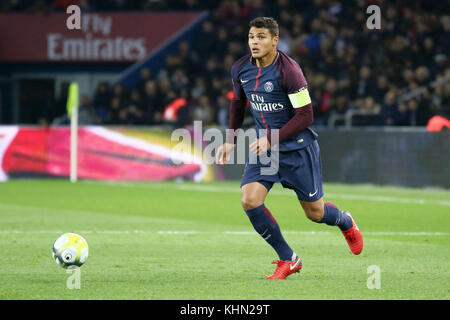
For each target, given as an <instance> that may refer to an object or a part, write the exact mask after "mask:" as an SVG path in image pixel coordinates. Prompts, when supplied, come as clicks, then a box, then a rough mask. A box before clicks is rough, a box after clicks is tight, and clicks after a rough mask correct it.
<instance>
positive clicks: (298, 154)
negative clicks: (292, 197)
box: [241, 140, 323, 202]
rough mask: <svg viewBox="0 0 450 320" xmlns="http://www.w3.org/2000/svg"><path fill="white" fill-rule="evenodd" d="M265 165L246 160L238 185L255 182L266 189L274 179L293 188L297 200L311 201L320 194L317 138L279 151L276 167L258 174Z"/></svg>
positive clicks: (319, 164)
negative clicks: (300, 147) (296, 148)
mask: <svg viewBox="0 0 450 320" xmlns="http://www.w3.org/2000/svg"><path fill="white" fill-rule="evenodd" d="M268 166H270V165H262V164H261V163H260V162H258V163H256V164H250V163H247V164H246V165H245V169H244V174H243V175H242V181H241V187H242V186H243V185H245V184H248V183H250V182H259V183H261V184H262V185H264V187H266V189H267V190H268V191H270V189H271V188H272V186H273V184H274V183H275V182H280V183H281V184H282V186H283V187H284V188H288V189H292V190H294V191H295V193H296V194H297V198H298V199H299V200H302V201H308V202H313V201H317V200H319V199H320V198H322V197H323V189H322V164H321V160H320V149H319V143H318V142H317V140H315V141H314V142H313V143H311V144H310V145H309V146H307V147H305V148H303V149H300V150H293V151H288V152H280V153H279V165H278V171H277V172H276V173H275V174H272V175H262V174H261V169H262V168H264V167H268Z"/></svg>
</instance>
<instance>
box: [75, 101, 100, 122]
mask: <svg viewBox="0 0 450 320" xmlns="http://www.w3.org/2000/svg"><path fill="white" fill-rule="evenodd" d="M99 123H100V119H99V118H98V117H97V115H96V113H95V109H94V106H93V105H92V102H91V98H90V97H89V96H85V95H84V96H82V97H81V101H80V107H79V110H78V124H79V125H80V126H83V125H94V124H99Z"/></svg>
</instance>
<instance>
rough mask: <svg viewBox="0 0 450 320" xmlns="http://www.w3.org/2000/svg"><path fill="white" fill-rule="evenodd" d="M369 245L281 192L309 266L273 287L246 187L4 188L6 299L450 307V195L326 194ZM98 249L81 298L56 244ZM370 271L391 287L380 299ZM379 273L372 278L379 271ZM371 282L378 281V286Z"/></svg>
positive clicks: (288, 231)
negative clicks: (434, 302) (64, 239)
mask: <svg viewBox="0 0 450 320" xmlns="http://www.w3.org/2000/svg"><path fill="white" fill-rule="evenodd" d="M324 190H325V200H328V201H332V202H334V203H336V204H337V205H338V206H339V207H340V208H342V209H346V210H349V211H350V212H351V213H352V214H353V216H354V218H355V220H356V222H357V224H358V226H359V228H360V230H361V231H362V233H363V236H364V250H363V252H362V253H361V255H359V256H354V255H352V254H351V252H350V250H349V249H348V246H347V244H346V242H345V239H344V237H343V236H342V234H341V233H340V231H339V229H338V228H337V227H330V226H327V225H323V224H316V223H313V222H311V221H309V220H308V219H307V218H306V217H305V215H304V213H303V212H302V210H301V207H300V205H299V203H298V201H297V199H296V197H295V194H294V193H293V192H292V191H290V190H286V189H282V188H281V186H275V187H274V188H273V190H272V191H271V192H270V193H269V196H268V198H267V201H266V206H267V207H268V208H269V209H270V210H271V211H272V213H273V215H274V216H275V217H276V219H277V220H278V222H279V224H280V226H281V229H282V231H283V234H284V237H285V238H286V240H287V241H288V243H289V244H290V245H291V247H292V248H293V249H294V250H295V251H296V252H297V254H298V255H299V256H300V257H301V259H302V261H303V269H302V271H301V273H299V274H294V275H292V276H290V277H289V278H287V279H286V280H266V279H265V277H266V276H267V275H270V274H271V273H273V271H274V267H275V266H274V265H272V264H271V261H272V260H273V259H276V258H277V257H276V255H275V253H274V252H273V251H272V248H270V247H269V245H267V244H266V243H265V242H264V240H263V239H262V238H261V237H260V236H259V235H257V234H256V232H254V230H253V228H252V226H251V224H250V222H249V220H248V218H247V216H246V215H245V213H244V212H243V210H242V209H241V206H240V189H239V182H237V181H236V182H222V183H221V182H214V183H201V184H195V183H190V182H188V183H176V182H162V183H122V184H121V183H117V184H112V183H111V184H109V183H104V182H103V183H102V182H89V181H81V182H78V183H76V184H71V183H69V182H68V181H65V180H12V181H10V182H6V183H2V184H0V250H1V253H2V254H1V257H0V270H1V271H0V284H1V285H0V299H156V300H159V299H168V300H179V299H188V300H197V299H214V300H221V299H244V300H246V299H257V300H259V299H285V300H299V299H300V300H301V299H449V298H450V292H449V289H450V287H449V279H450V263H449V262H450V250H449V248H450V246H449V245H450V192H449V191H448V190H447V191H446V190H432V189H407V188H394V187H376V186H367V185H341V184H325V186H324ZM64 232H75V233H79V234H81V235H82V236H84V238H85V239H86V240H87V241H88V243H89V259H88V260H87V262H86V264H85V265H84V266H82V267H81V288H80V289H72V290H71V289H68V288H67V285H66V282H67V279H68V278H69V277H70V276H71V275H70V274H68V273H66V270H65V269H62V268H61V267H59V266H57V265H56V263H55V262H54V260H53V259H52V255H51V248H52V245H53V242H54V241H55V240H56V238H57V237H58V236H59V235H60V234H62V233H64ZM370 266H377V267H378V268H379V270H380V278H379V279H380V288H379V289H369V288H368V285H367V284H368V278H369V277H371V276H372V273H370V272H369V273H368V268H369V267H370ZM370 270H371V269H370V268H369V271H370ZM369 283H371V282H370V281H369Z"/></svg>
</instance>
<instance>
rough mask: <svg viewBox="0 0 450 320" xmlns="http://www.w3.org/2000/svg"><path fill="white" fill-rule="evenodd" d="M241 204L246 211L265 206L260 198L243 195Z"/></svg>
mask: <svg viewBox="0 0 450 320" xmlns="http://www.w3.org/2000/svg"><path fill="white" fill-rule="evenodd" d="M241 204H242V208H244V210H251V209H254V208H256V207H259V206H260V205H262V204H263V202H261V200H260V199H259V198H258V197H254V196H250V195H245V194H243V195H242V199H241Z"/></svg>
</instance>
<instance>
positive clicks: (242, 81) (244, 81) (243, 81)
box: [241, 79, 249, 83]
mask: <svg viewBox="0 0 450 320" xmlns="http://www.w3.org/2000/svg"><path fill="white" fill-rule="evenodd" d="M248 81H249V80H242V79H241V83H246V82H248Z"/></svg>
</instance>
